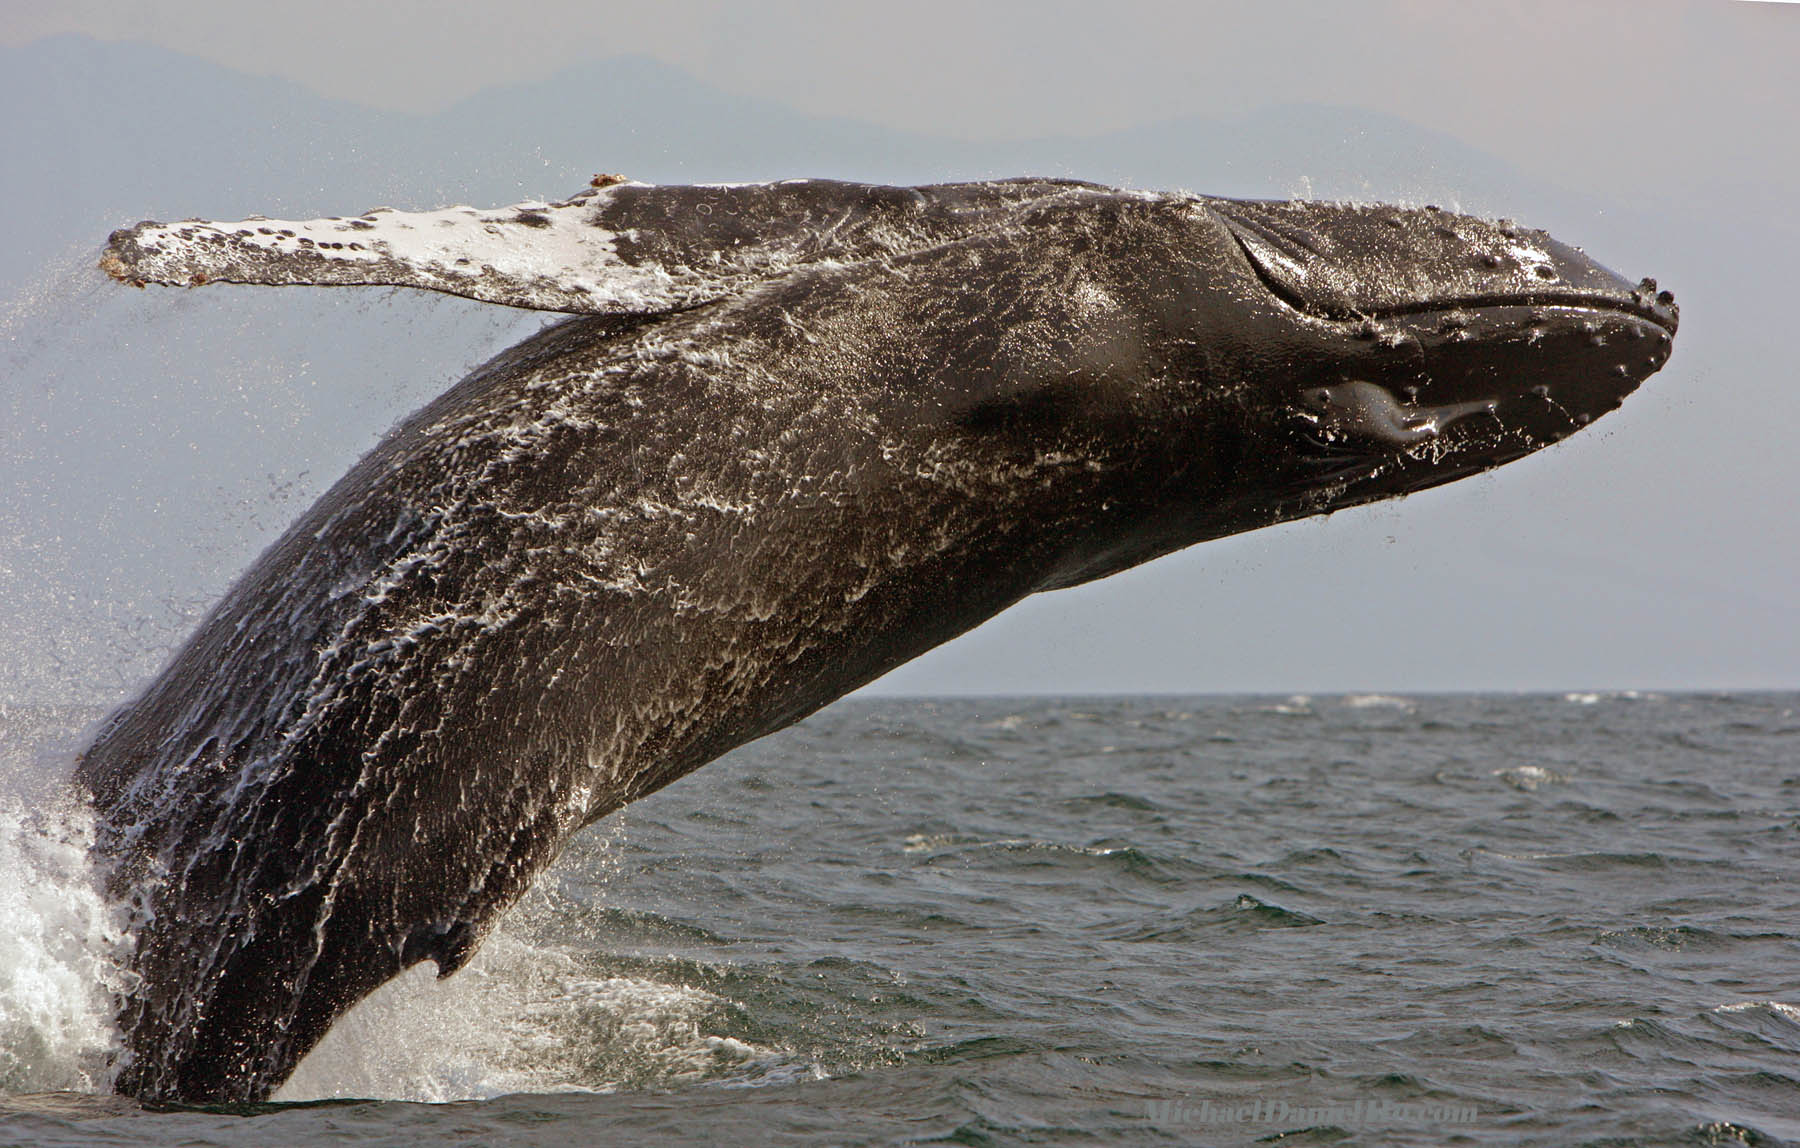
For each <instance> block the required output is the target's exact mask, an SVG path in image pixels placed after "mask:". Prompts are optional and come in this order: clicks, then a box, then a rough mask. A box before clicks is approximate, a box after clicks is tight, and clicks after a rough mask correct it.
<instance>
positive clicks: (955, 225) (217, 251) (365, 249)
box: [100, 175, 1125, 315]
mask: <svg viewBox="0 0 1800 1148" xmlns="http://www.w3.org/2000/svg"><path fill="white" fill-rule="evenodd" d="M1121 194H1125V193H1120V192H1117V191H1114V190H1113V189H1111V188H1106V187H1102V186H1100V185H1097V184H1089V183H1082V182H1080V181H1076V180H1065V179H1029V178H1027V179H1018V180H1006V181H1000V182H983V183H947V184H935V185H931V186H926V187H916V188H915V187H884V186H879V185H873V184H863V183H851V182H844V181H839V180H824V179H793V180H782V181H779V182H776V183H744V184H700V185H694V186H659V185H655V184H647V183H638V182H634V181H631V180H626V179H623V178H622V177H617V176H610V175H609V176H604V177H601V176H596V177H595V179H594V185H593V186H590V187H588V188H586V189H584V190H582V191H580V192H578V193H576V194H575V195H574V196H571V197H570V198H568V199H565V200H560V201H556V202H544V201H527V202H524V203H518V204H514V205H512V206H510V207H501V208H493V209H479V208H474V207H467V206H455V207H445V208H439V209H436V210H433V211H397V210H395V209H393V208H387V207H380V208H374V209H372V210H370V211H367V212H364V213H363V214H362V215H359V216H348V217H344V216H327V217H323V218H319V219H309V220H280V219H268V218H264V217H261V216H251V217H250V218H248V219H245V220H242V221H238V222H218V221H212V220H201V219H191V220H185V221H182V222H179V223H157V222H154V221H145V222H143V223H139V224H137V225H136V226H134V227H129V228H124V229H122V230H119V231H115V232H113V234H112V236H111V238H110V239H109V240H108V242H107V246H106V250H105V252H104V253H103V254H102V256H101V259H100V268H101V270H103V271H105V272H106V273H107V274H109V275H111V276H112V277H113V278H115V279H117V280H119V281H120V282H123V283H130V284H133V285H135V286H140V287H141V286H144V285H146V284H149V283H156V284H161V285H165V286H181V287H198V286H202V285H204V284H208V283H245V284H260V285H265V286H314V287H347V286H383V287H416V288H420V289H423V290H428V291H438V292H442V293H444V294H448V295H460V296H463V297H465V298H469V299H475V300H479V301H481V302H484V303H497V304H501V305H503V306H508V307H520V308H526V309H529V310H536V311H556V312H563V313H567V314H575V315H594V314H613V315H620V314H636V315H650V314H660V313H664V312H669V311H676V310H682V309H685V308H688V307H693V306H696V305H699V304H702V303H707V302H710V301H712V300H715V299H720V298H724V297H726V296H730V295H737V294H742V293H743V292H745V291H747V290H750V289H751V288H753V287H755V286H757V285H759V284H761V283H763V282H766V281H768V280H770V279H773V278H778V277H780V276H782V275H785V274H787V273H788V272H790V271H792V270H794V269H796V268H798V267H803V266H807V265H817V264H821V263H828V262H829V263H858V262H862V261H865V260H868V259H879V258H892V257H894V256H898V255H904V254H908V253H911V252H915V251H919V250H922V249H924V248H928V247H934V246H937V245H939V244H942V243H946V242H954V241H956V240H959V239H963V238H967V237H968V236H970V235H973V234H977V233H979V232H982V231H986V230H990V229H992V228H996V227H1000V226H1004V225H1005V224H1006V223H1007V222H1008V221H1009V220H1011V219H1014V218H1016V217H1017V216H1018V215H1019V214H1020V213H1021V212H1023V211H1026V210H1029V209H1030V208H1032V207H1034V206H1037V205H1040V204H1042V203H1044V202H1046V201H1048V200H1053V199H1059V198H1066V197H1070V196H1087V197H1092V196H1108V197H1110V196H1118V195H1121Z"/></svg>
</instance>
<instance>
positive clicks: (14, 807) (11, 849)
mask: <svg viewBox="0 0 1800 1148" xmlns="http://www.w3.org/2000/svg"><path fill="white" fill-rule="evenodd" d="M13 724H14V723H12V722H6V721H4V720H0V736H6V735H10V734H12V732H13V728H12V727H13ZM6 740H7V742H8V743H9V744H7V746H6V750H7V751H8V752H7V753H6V755H5V756H6V757H8V758H13V755H14V751H16V750H17V748H18V746H17V744H16V742H13V739H12V738H11V737H10V736H7V737H6ZM8 764H9V765H13V766H15V767H16V765H17V764H18V763H17V761H16V759H14V760H11V761H9V762H8ZM58 772H60V771H58ZM51 777H52V778H54V777H55V774H54V773H53V774H52V775H51ZM93 837H94V825H93V817H92V814H91V812H90V811H89V810H88V808H87V805H86V803H85V802H82V801H79V800H77V799H76V798H75V797H74V795H73V794H72V793H70V792H69V791H68V789H67V788H66V786H64V785H63V784H62V783H61V782H60V780H59V779H58V780H50V779H46V778H45V777H44V775H43V774H41V773H34V772H20V771H16V770H15V771H13V772H11V773H10V775H9V776H7V777H5V778H4V779H3V780H0V1094H9V1093H10V1094H16V1093H32V1092H50V1091H58V1090H64V1091H75V1092H94V1091H99V1090H101V1089H103V1088H104V1087H105V1086H106V1083H107V1074H108V1071H109V1062H110V1060H111V1059H112V1056H113V1052H114V1050H115V1048H116V1046H117V1043H118V1037H117V1034H116V1032H115V1031H114V1029H113V1023H112V1018H113V1014H114V1012H115V1000H116V997H115V991H116V990H117V988H118V987H119V986H120V984H121V983H122V977H123V975H122V973H121V965H120V963H119V962H120V959H121V957H122V955H123V952H124V940H123V930H122V929H121V928H120V925H121V920H120V918H119V917H118V916H117V915H116V914H115V912H114V910H113V909H112V908H111V907H110V906H109V905H108V904H107V903H106V900H105V898H104V897H102V896H101V894H100V892H99V890H98V888H97V885H96V882H95V880H94V874H93V871H92V868H91V866H90V864H89V861H88V850H89V848H90V847H91V846H92V844H93Z"/></svg>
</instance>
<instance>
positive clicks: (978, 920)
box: [0, 694, 1800, 1145]
mask: <svg viewBox="0 0 1800 1148" xmlns="http://www.w3.org/2000/svg"><path fill="white" fill-rule="evenodd" d="M95 716H96V715H95V714H94V712H93V711H87V710H74V709H67V710H47V709H45V710H29V711H11V712H6V713H0V1144H33V1145H55V1144H70V1145H76V1144H78V1145H92V1144H115V1143H117V1144H133V1145H137V1144H149V1145H212V1144H218V1145H296V1144H315V1143H331V1144H355V1145H365V1144H367V1145H377V1144H380V1145H386V1144H393V1145H402V1144H405V1145H413V1144H419V1143H432V1144H444V1145H449V1144H508V1145H539V1144H542V1145H560V1144H575V1143H635V1142H643V1141H654V1142H659V1143H695V1144H714V1143H731V1144H764V1143H769V1144H775V1143H781V1144H820V1145H824V1144H936V1143H948V1144H965V1145H985V1144H997V1145H998V1144H1034V1145H1035V1144H1071V1145H1073V1144H1083V1145H1091V1144H1108V1145H1110V1144H1133V1145H1135V1144H1147V1145H1148V1144H1154V1145H1169V1144H1239V1143H1279V1144H1283V1145H1289V1144H1332V1145H1344V1144H1357V1145H1362V1144H1367V1145H1447V1144H1469V1145H1514V1144H1544V1145H1582V1144H1621V1145H1622V1144H1632V1145H1637V1144H1671V1145H1676V1144H1678V1145H1708V1144H1756V1145H1769V1144H1781V1143H1786V1142H1800V882H1797V881H1796V879H1795V875H1796V870H1797V868H1800V866H1797V865H1796V862H1797V861H1800V695H1791V694H1729V695H1682V694H1671V695H1652V694H1570V695H1544V696H1511V695H1508V696H1497V695H1467V696H1412V697H1387V696H1334V697H1313V698H1302V697H1296V698H1264V697H1197V698H1187V697H1109V698H1092V699H1069V698H1056V699H1049V698H1033V699H978V700H954V701H932V700H863V699H851V700H850V701H847V702H844V703H841V704H839V705H838V706H835V707H833V708H831V709H828V710H826V711H824V712H822V713H820V714H818V715H816V716H815V717H813V718H811V719H809V720H808V721H806V722H804V723H802V724H801V725H799V726H796V727H795V728H793V729H791V730H789V731H787V732H785V733H783V734H781V735H778V736H775V737H772V738H768V739H765V740H764V741H762V742H759V743H756V744H754V745H751V746H749V747H746V748H745V749H743V750H741V751H739V752H737V753H735V754H733V755H731V756H730V757H728V758H726V759H723V760H721V761H719V762H715V763H713V764H712V765H710V766H708V767H706V768H705V769H703V770H701V771H700V772H699V773H697V774H695V775H693V776H692V777H690V778H688V779H686V780H684V781H682V782H679V783H677V784H676V785H674V786H672V787H671V788H669V789H667V790H665V791H663V792H661V793H659V794H657V795H655V796H654V797H652V798H650V799H647V800H645V801H642V802H639V803H637V804H636V805H633V806H630V807H628V808H627V809H625V810H624V811H623V813H622V814H620V815H615V816H614V817H612V818H609V819H608V820H607V821H605V822H602V823H601V824H599V825H597V826H595V827H594V828H593V829H591V830H589V831H588V832H587V833H586V834H585V835H583V836H581V837H579V838H578V839H577V840H575V841H574V842H572V843H571V845H570V846H569V848H568V850H567V851H566V853H565V855H564V857H563V858H562V860H561V861H560V862H559V864H558V865H557V867H556V868H555V870H554V871H552V872H551V873H549V874H547V875H546V876H545V877H544V878H543V879H542V880H541V881H540V882H539V884H538V887H537V889H536V890H535V891H534V893H533V894H532V895H531V896H530V897H529V898H528V900H527V901H526V902H525V903H523V904H521V905H520V906H519V907H518V909H517V910H516V911H515V912H514V913H513V914H512V915H511V916H510V917H509V918H508V919H507V922H506V924H505V925H504V927H503V929H502V930H501V931H500V933H499V934H497V935H496V936H495V937H493V938H492V939H491V940H490V941H489V943H488V944H487V946H486V948H485V949H484V950H483V952H482V954H481V955H480V956H479V957H478V958H477V959H476V961H475V962H474V963H473V964H472V965H471V966H470V967H469V968H468V969H466V970H465V971H464V972H462V973H460V974H458V975H457V976H455V977H453V978H450V979H448V980H445V981H437V980H435V979H434V978H433V977H432V975H431V970H430V967H429V966H426V967H424V968H422V969H417V970H414V972H413V973H412V974H409V975H408V976H407V977H404V978H402V979H400V980H399V981H396V982H394V983H393V984H392V985H390V986H388V987H387V988H386V989H384V990H382V992H381V993H379V994H377V995H376V996H375V997H373V998H371V999H370V1000H369V1001H368V1002H366V1003H365V1004H364V1005H363V1006H360V1007H359V1008H358V1009H357V1010H356V1011H355V1012H354V1013H352V1014H351V1015H350V1016H348V1017H346V1018H345V1020H344V1021H342V1022H341V1023H340V1024H339V1026H338V1027H337V1028H336V1029H334V1030H333V1032H332V1033H331V1035H330V1036H329V1037H328V1039H327V1041H326V1042H325V1044H324V1045H322V1046H321V1047H320V1048H319V1049H318V1050H317V1051H316V1052H315V1053H314V1054H313V1056H312V1057H310V1058H309V1059H308V1060H307V1061H306V1063H305V1064H303V1065H302V1067H301V1070H300V1071H299V1073H298V1074H297V1075H296V1076H295V1078H294V1079H293V1081H292V1082H291V1083H290V1084H289V1085H288V1086H287V1088H286V1089H284V1090H283V1091H282V1092H281V1093H280V1094H279V1095H278V1097H277V1098H276V1101H275V1102H273V1103H270V1104H266V1105H258V1106H254V1107H250V1108H242V1109H232V1110H225V1111H221V1110H204V1109H202V1110H193V1109H161V1110H147V1109H144V1108H141V1107H139V1106H138V1105H136V1104H134V1103H132V1102H129V1101H125V1100H121V1099H118V1098H115V1097H111V1096H109V1095H107V1094H106V1093H105V1087H104V1086H105V1073H106V1058H107V1055H108V1052H109V1049H110V1042H111V1039H112V1037H111V1034H110V1032H109V1029H108V1024H107V1016H108V1010H109V1004H108V1001H109V996H108V994H109V993H110V992H114V991H118V990H119V988H120V987H121V982H120V981H119V980H118V974H117V973H116V971H115V968H116V966H115V964H114V961H113V957H114V955H115V954H116V950H117V946H118V935H117V928H116V922H115V919H114V918H113V916H112V914H111V911H110V909H109V908H108V906H106V905H105V904H104V903H103V902H102V901H101V900H100V899H99V898H98V897H96V896H95V895H94V894H93V892H92V889H91V880H90V878H89V876H88V874H87V872H86V868H85V861H84V849H85V842H86V840H87V834H88V832H89V830H88V828H87V827H86V826H85V825H84V822H83V817H82V813H81V810H80V809H79V807H78V806H73V805H70V804H68V803H66V802H65V801H63V800H61V799H60V798H59V796H58V786H57V781H58V779H59V778H60V777H61V776H62V775H63V774H64V773H66V770H67V761H68V754H69V753H70V752H71V751H72V750H73V749H74V748H77V747H78V746H79V745H80V739H81V730H82V728H83V726H84V725H85V724H86V723H87V722H89V721H91V720H92V719H93V718H94V717H95Z"/></svg>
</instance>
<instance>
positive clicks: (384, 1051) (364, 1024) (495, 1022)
mask: <svg viewBox="0 0 1800 1148" xmlns="http://www.w3.org/2000/svg"><path fill="white" fill-rule="evenodd" d="M583 963H584V962H582V961H581V960H580V959H579V958H578V957H577V956H575V955H573V954H571V953H570V952H567V951H563V950H560V949H558V948H555V947H545V946H538V945H534V944H532V943H530V942H528V941H525V940H522V939H520V938H518V937H515V936H510V935H508V934H506V933H505V932H500V933H498V934H496V935H495V936H493V937H491V938H489V940H488V941H487V943H486V944H485V945H484V946H483V948H482V950H481V952H480V953H479V954H478V955H477V956H476V957H475V959H474V960H473V961H471V962H470V963H469V966H468V967H467V968H465V969H463V970H462V971H461V972H459V973H457V974H456V975H455V976H452V977H449V978H447V979H445V980H438V979H437V978H436V976H435V974H434V969H433V966H431V965H430V964H423V965H419V966H417V967H415V968H413V969H412V970H410V971H409V972H407V973H405V974H404V975H402V976H400V977H398V978H396V979H395V980H393V981H390V982H388V984H386V985H384V986H382V988H380V989H379V990H377V991H376V992H375V993H374V994H372V995H371V996H370V997H369V998H368V999H366V1000H364V1001H363V1002H362V1003H361V1004H359V1005H357V1006H356V1008H354V1009H352V1010H351V1011H350V1012H349V1013H348V1014H346V1015H345V1016H344V1017H343V1018H342V1019H340V1020H339V1021H338V1022H337V1024H336V1025H334V1026H333V1027H332V1029H331V1031H330V1032H329V1033H328V1034H326V1037H325V1039H324V1040H323V1041H321V1042H320V1044H319V1046H318V1048H316V1049H314V1050H313V1052H312V1055H310V1056H308V1057H307V1058H306V1060H305V1061H303V1062H302V1063H301V1065H300V1067H299V1069H298V1070H297V1071H295V1073H294V1075H293V1076H292V1077H291V1078H290V1079H289V1080H288V1082H287V1084H286V1085H285V1086H283V1087H282V1089H281V1090H280V1091H279V1092H277V1093H276V1094H275V1099H277V1100H283V1101H292V1100H320V1099H328V1098H340V1097H368V1098H379V1099H388V1100H412V1101H424V1102H431V1103H439V1102H447V1101H455V1100H479V1099H487V1098H490V1097H494V1096H500V1095H504V1094H506V1093H511V1092H538V1093H543V1092H570V1091H582V1092H611V1091H614V1090H618V1089H626V1088H629V1089H641V1088H658V1087H665V1088H666V1087H669V1086H671V1085H676V1084H692V1083H698V1082H701V1081H718V1082H719V1083H728V1084H753V1083H761V1082H763V1078H765V1077H770V1076H779V1077H781V1078H791V1076H792V1075H793V1073H794V1071H796V1070H797V1071H800V1072H801V1073H802V1074H804V1075H821V1074H820V1073H819V1072H818V1070H817V1069H816V1068H814V1067H813V1066H812V1065H811V1064H809V1063H804V1062H796V1060H795V1058H793V1057H790V1056H788V1055H786V1054H784V1053H782V1052H780V1051H778V1050H773V1049H766V1048H762V1047H759V1046H757V1045H754V1044H750V1043H748V1042H746V1041H743V1040H740V1039H737V1038H735V1037H732V1036H730V1035H728V1034H725V1033H722V1032H720V1031H719V1029H720V1028H721V1027H722V1025H721V1022H723V1021H725V1020H727V1019H728V1018H729V1015H730V1012H731V1010H732V1008H733V1006H732V1005H731V1003H730V1002H729V1001H727V1000H725V999H723V998H721V997H719V996H718V995H716V994H714V993H711V992H708V991H707V990H705V989H701V988H696V987H693V986H690V985H682V984H667V983H663V982H661V981H658V980H654V979H651V978H647V977H641V976H606V975H601V976H594V975H591V974H590V973H587V972H584V971H583V969H582V967H581V966H582V964H583Z"/></svg>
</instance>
